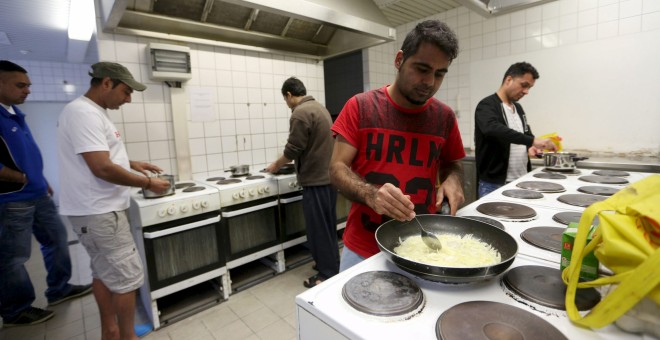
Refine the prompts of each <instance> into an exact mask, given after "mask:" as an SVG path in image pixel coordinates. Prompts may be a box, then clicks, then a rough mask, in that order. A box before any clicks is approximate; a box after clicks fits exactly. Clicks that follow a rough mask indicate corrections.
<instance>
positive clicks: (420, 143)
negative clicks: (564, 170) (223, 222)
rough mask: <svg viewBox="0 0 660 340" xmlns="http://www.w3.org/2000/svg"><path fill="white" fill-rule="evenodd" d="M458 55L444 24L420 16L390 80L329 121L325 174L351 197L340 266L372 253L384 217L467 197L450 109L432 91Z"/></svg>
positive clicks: (407, 216) (410, 214) (453, 205)
mask: <svg viewBox="0 0 660 340" xmlns="http://www.w3.org/2000/svg"><path fill="white" fill-rule="evenodd" d="M457 55H458V39H457V38H456V35H455V33H454V32H453V31H452V30H451V29H450V28H449V27H448V26H447V25H446V24H444V23H442V22H440V21H437V20H427V21H424V22H422V23H419V24H418V25H417V26H416V27H415V28H414V29H413V30H412V31H411V32H410V33H408V35H407V36H406V39H405V40H404V42H403V45H402V46H401V50H399V51H398V52H397V54H396V56H395V58H394V65H395V67H396V69H397V70H398V72H397V75H396V79H395V80H394V83H393V84H392V85H389V86H384V87H382V88H380V89H377V90H372V91H369V92H366V93H361V94H358V95H356V96H354V97H353V98H351V99H349V100H348V102H347V103H346V105H345V106H344V108H343V109H342V111H341V113H340V114H339V117H338V118H337V120H336V121H335V123H334V125H333V126H332V131H333V133H334V136H335V138H336V142H335V146H334V150H333V153H332V160H331V162H330V179H331V181H332V184H333V185H335V187H337V189H338V190H339V191H340V192H341V193H342V194H344V195H345V196H346V197H347V198H349V199H350V200H351V201H353V204H352V206H351V210H350V212H349V214H348V219H347V221H346V230H345V231H344V250H343V251H342V255H341V264H340V271H341V270H345V269H347V268H349V267H351V266H352V265H354V264H356V263H358V262H360V261H361V260H363V259H365V258H367V257H369V256H371V255H374V254H376V253H378V251H379V249H378V245H377V244H376V239H375V236H374V232H375V231H376V228H378V226H380V225H381V224H382V223H384V222H385V221H387V220H389V219H391V218H394V219H396V220H399V221H407V220H411V219H412V218H414V217H415V214H417V213H419V214H430V213H435V212H436V211H437V210H438V209H439V207H440V205H441V204H442V201H443V200H444V199H446V200H447V201H448V203H449V206H450V209H451V214H452V215H454V214H456V210H458V207H459V206H460V205H461V204H462V203H463V202H464V201H465V198H464V196H463V186H462V182H463V166H462V163H461V159H462V158H464V157H465V151H464V149H463V141H462V140H461V135H460V132H459V130H458V122H457V120H456V115H455V114H454V112H453V111H452V109H451V108H449V107H448V106H447V105H445V104H443V103H441V102H440V101H439V100H437V99H435V98H433V95H434V94H435V93H436V92H437V91H438V89H439V88H440V84H442V80H443V79H444V77H445V75H446V74H447V72H448V68H449V65H450V64H451V62H452V60H454V59H455V58H456V57H457Z"/></svg>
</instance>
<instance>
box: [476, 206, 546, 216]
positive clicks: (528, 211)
mask: <svg viewBox="0 0 660 340" xmlns="http://www.w3.org/2000/svg"><path fill="white" fill-rule="evenodd" d="M477 211H478V212H480V213H482V214H484V215H488V216H493V217H502V218H510V219H529V218H532V217H534V216H536V211H535V210H534V209H532V208H530V207H527V206H524V205H521V204H516V203H508V202H488V203H482V204H480V205H479V206H477Z"/></svg>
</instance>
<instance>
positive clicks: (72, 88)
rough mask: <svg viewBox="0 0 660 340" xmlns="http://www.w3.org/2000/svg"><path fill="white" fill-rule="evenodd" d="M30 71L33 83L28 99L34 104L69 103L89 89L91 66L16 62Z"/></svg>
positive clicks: (29, 74) (26, 61)
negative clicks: (88, 73)
mask: <svg viewBox="0 0 660 340" xmlns="http://www.w3.org/2000/svg"><path fill="white" fill-rule="evenodd" d="M14 62H15V63H17V64H19V65H21V66H22V67H23V68H25V69H26V70H27V71H28V76H29V77H30V81H31V82H32V86H30V90H31V91H32V93H31V94H30V96H29V97H28V100H29V101H34V102H67V101H70V100H72V99H74V98H76V97H78V96H80V95H81V94H83V93H84V92H85V91H86V90H87V88H88V87H89V76H88V75H87V72H88V71H89V65H87V64H71V63H58V62H44V61H28V60H16V61H14Z"/></svg>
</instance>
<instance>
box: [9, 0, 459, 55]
mask: <svg viewBox="0 0 660 340" xmlns="http://www.w3.org/2000/svg"><path fill="white" fill-rule="evenodd" d="M140 2H141V0H129V1H128V5H127V7H131V6H133V7H134V6H136V3H140ZM160 2H161V3H165V1H160ZM181 2H183V1H181ZM202 2H203V1H202ZM373 2H374V3H375V4H376V6H378V8H380V10H381V11H382V14H383V15H384V16H385V18H387V20H388V21H389V22H390V23H391V26H392V27H396V26H398V25H401V24H404V23H408V22H411V21H415V20H418V19H421V18H424V17H428V16H430V15H433V14H435V13H440V12H444V11H447V10H449V9H452V8H455V7H458V6H459V4H458V2H456V1H454V0H373ZM69 3H70V0H30V1H2V2H0V59H9V60H38V61H54V62H81V63H93V62H95V61H97V60H98V52H97V48H96V43H95V39H94V38H92V41H91V42H90V43H89V46H88V48H87V49H86V50H85V51H84V52H78V54H79V55H77V56H68V55H67V54H69V52H68V50H69V39H68V35H67V24H68V16H69V14H68V13H69ZM190 13H192V11H189V12H188V13H182V14H181V15H190ZM192 19H194V20H197V18H192ZM303 28H304V27H303ZM302 31H304V29H303V30H302Z"/></svg>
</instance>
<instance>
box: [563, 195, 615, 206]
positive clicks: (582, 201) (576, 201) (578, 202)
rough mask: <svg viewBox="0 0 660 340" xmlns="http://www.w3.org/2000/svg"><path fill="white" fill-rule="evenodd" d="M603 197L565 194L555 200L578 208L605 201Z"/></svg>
mask: <svg viewBox="0 0 660 340" xmlns="http://www.w3.org/2000/svg"><path fill="white" fill-rule="evenodd" d="M606 198H607V197H605V196H597V195H587V194H566V195H561V196H559V197H557V200H558V201H559V202H562V203H566V204H570V205H574V206H578V207H588V206H590V205H592V204H594V203H596V202H600V201H603V200H605V199H606Z"/></svg>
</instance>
